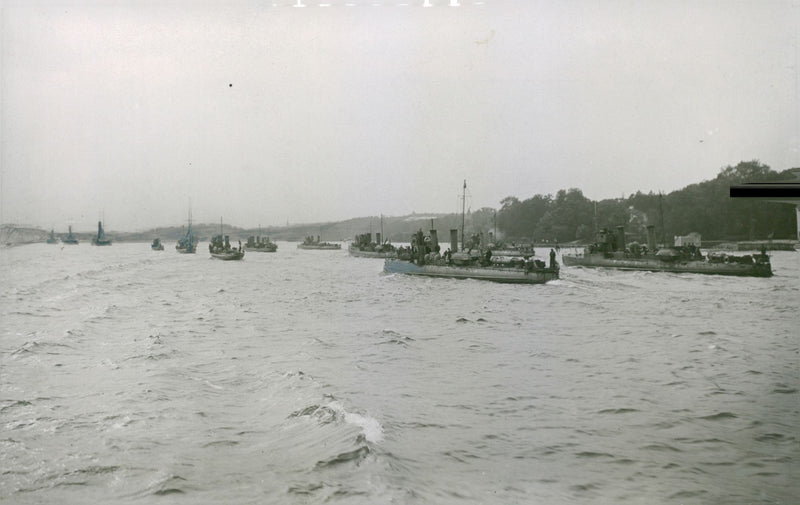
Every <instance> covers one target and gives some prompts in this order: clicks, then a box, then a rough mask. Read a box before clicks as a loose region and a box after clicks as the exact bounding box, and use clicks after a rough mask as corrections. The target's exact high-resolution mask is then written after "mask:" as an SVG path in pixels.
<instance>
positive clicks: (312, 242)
mask: <svg viewBox="0 0 800 505" xmlns="http://www.w3.org/2000/svg"><path fill="white" fill-rule="evenodd" d="M297 248H298V249H329V250H335V249H341V248H342V245H341V244H332V243H330V242H320V241H319V235H317V237H316V238H314V237H313V236H311V235H309V236H308V237H306V238H305V239H304V240H303V242H302V243H301V244H297Z"/></svg>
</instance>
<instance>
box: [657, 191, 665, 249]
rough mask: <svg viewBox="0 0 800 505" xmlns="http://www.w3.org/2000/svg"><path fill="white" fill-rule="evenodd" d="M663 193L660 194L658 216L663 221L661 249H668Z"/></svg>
mask: <svg viewBox="0 0 800 505" xmlns="http://www.w3.org/2000/svg"><path fill="white" fill-rule="evenodd" d="M661 200H662V198H661V191H659V192H658V214H659V219H660V220H661V247H667V235H666V232H665V231H664V207H663V206H662V203H661Z"/></svg>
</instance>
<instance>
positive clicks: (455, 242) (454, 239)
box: [450, 230, 458, 253]
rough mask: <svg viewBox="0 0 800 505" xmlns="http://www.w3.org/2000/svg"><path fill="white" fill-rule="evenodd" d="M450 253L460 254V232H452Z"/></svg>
mask: <svg viewBox="0 0 800 505" xmlns="http://www.w3.org/2000/svg"><path fill="white" fill-rule="evenodd" d="M450 252H451V253H457V252H458V230H450Z"/></svg>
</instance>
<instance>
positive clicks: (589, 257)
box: [562, 225, 772, 277]
mask: <svg viewBox="0 0 800 505" xmlns="http://www.w3.org/2000/svg"><path fill="white" fill-rule="evenodd" d="M647 235H648V240H647V241H648V246H643V245H640V244H638V243H636V242H633V243H631V244H630V245H629V246H627V247H626V246H625V229H624V228H623V227H622V226H618V227H617V233H616V235H615V234H612V233H611V232H610V231H609V230H607V229H603V230H601V231H600V232H599V233H598V239H597V242H596V243H594V244H592V245H590V246H589V247H587V248H585V249H584V251H583V254H575V255H567V254H565V255H563V256H562V261H563V263H564V265H566V266H583V267H606V268H616V269H619V270H644V271H650V272H672V273H695V274H715V275H737V276H748V277H771V276H772V266H771V265H770V261H769V256H767V254H766V251H764V250H762V251H761V253H760V254H753V255H750V254H748V255H744V256H734V255H729V254H725V253H711V254H708V255H706V256H704V255H703V254H702V253H701V252H700V249H699V248H698V247H696V246H694V245H688V246H679V247H666V248H661V249H658V250H656V248H655V236H654V232H653V227H652V225H651V226H648V227H647Z"/></svg>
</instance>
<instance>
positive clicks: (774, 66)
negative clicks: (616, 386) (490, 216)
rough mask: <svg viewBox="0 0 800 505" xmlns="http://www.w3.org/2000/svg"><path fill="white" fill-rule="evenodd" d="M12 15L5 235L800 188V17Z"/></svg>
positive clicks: (414, 4)
mask: <svg viewBox="0 0 800 505" xmlns="http://www.w3.org/2000/svg"><path fill="white" fill-rule="evenodd" d="M299 3H300V4H301V5H305V6H304V7H298V6H297V5H298V4H299ZM404 4H405V5H404ZM426 4H429V5H430V6H429V7H426V6H425V5H426ZM0 5H2V6H3V7H2V19H1V22H2V49H1V50H2V60H1V61H0V65H2V81H1V86H2V88H1V90H2V96H0V105H1V106H2V107H1V109H0V110H1V112H0V115H1V117H0V119H2V125H1V126H0V128H1V129H2V130H1V131H0V134H1V138H0V141H1V143H0V149H2V153H1V154H2V159H1V161H2V214H3V215H2V220H3V221H4V222H16V223H26V224H34V225H39V226H42V227H46V228H49V227H50V226H55V228H56V230H57V231H60V230H64V229H66V226H67V224H68V223H70V224H73V225H74V227H75V228H76V229H78V230H87V231H88V230H91V229H93V227H94V226H96V221H97V218H98V217H99V216H100V214H101V212H104V215H105V219H106V225H107V226H106V227H107V228H108V229H112V230H141V229H145V228H149V227H151V226H158V225H180V224H181V223H182V222H184V221H185V219H186V214H187V212H188V208H189V202H190V200H191V206H192V210H193V214H194V218H195V221H202V222H216V221H218V220H219V218H220V216H222V217H223V218H224V220H225V222H226V223H232V224H236V225H240V226H258V225H259V224H261V225H263V226H267V225H281V224H285V223H286V222H287V221H289V222H293V223H298V222H316V221H331V220H341V219H347V218H350V217H359V216H369V215H379V214H384V215H402V214H407V213H410V212H412V211H416V212H455V211H457V210H459V209H460V203H459V195H460V192H461V184H462V180H463V179H466V180H467V184H468V186H469V193H470V194H471V198H470V200H469V201H468V204H469V205H470V206H471V207H472V208H473V209H477V208H480V207H485V206H487V207H495V208H497V207H499V202H500V200H501V199H502V198H504V197H506V196H509V195H514V196H517V197H519V198H520V199H524V198H529V197H530V196H532V195H534V194H536V193H555V192H556V191H558V190H559V189H562V188H564V189H566V188H570V187H579V188H581V189H582V190H583V191H584V194H586V196H587V197H589V198H593V199H603V198H612V197H619V196H621V195H622V194H629V193H631V192H634V191H637V190H642V191H645V192H647V191H650V190H653V191H659V190H663V191H671V190H674V189H678V188H681V187H683V186H686V185H688V184H692V183H696V182H700V181H702V180H704V179H710V178H713V177H715V176H716V174H717V173H718V171H719V169H720V168H721V167H724V166H726V165H733V164H736V163H738V162H739V161H742V160H751V159H759V160H761V162H763V163H766V164H768V165H769V166H771V167H772V168H773V169H775V170H784V169H786V168H791V167H797V166H800V98H799V97H798V94H799V92H798V72H799V71H798V39H799V38H800V28H798V27H800V1H798V0H786V1H769V0H753V1H732V0H724V1H723V0H720V1H702V0H701V1H697V0H691V1H675V0H669V1H666V0H665V1H652V2H651V1H648V2H642V1H638V0H631V1H613V0H608V1H602V2H598V1H580V0H573V1H555V0H553V1H532V0H483V1H475V0H427V1H426V0H370V1H364V0H302V2H298V0H250V1H233V2H231V1H189V0H187V1H178V0H172V1H170V0H166V1H165V0H158V1H125V0H114V1H108V2H100V1H92V2H80V1H66V0H62V1H58V0H53V1H28V0H24V1H23V0H19V1H15V0H12V1H10V2H9V1H6V2H4V3H2V4H0Z"/></svg>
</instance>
